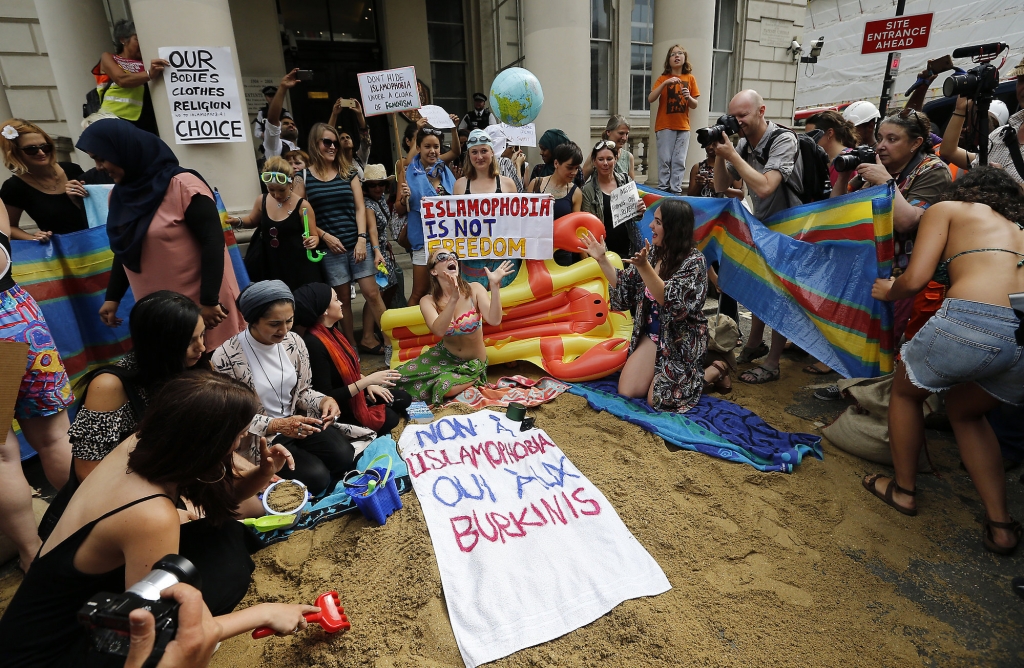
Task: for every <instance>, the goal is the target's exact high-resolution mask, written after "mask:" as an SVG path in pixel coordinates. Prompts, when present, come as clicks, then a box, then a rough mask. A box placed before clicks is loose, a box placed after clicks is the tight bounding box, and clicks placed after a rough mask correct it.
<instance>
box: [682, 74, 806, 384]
mask: <svg viewBox="0 0 1024 668" xmlns="http://www.w3.org/2000/svg"><path fill="white" fill-rule="evenodd" d="M764 108H765V107H764V100H763V99H762V98H761V96H760V95H759V94H758V93H757V91H754V90H744V91H740V92H739V93H737V94H736V95H735V97H733V98H732V100H731V101H730V102H729V114H730V116H727V117H725V119H724V121H725V123H724V124H722V125H717V126H714V127H712V128H704V129H701V130H698V131H697V137H698V140H699V141H700V142H701V144H704V145H707V146H711V147H712V148H713V149H714V151H715V190H716V191H717V192H726V191H727V190H728V189H729V188H731V187H732V185H733V180H734V179H741V180H742V181H743V182H744V183H745V184H746V186H747V190H748V192H749V193H750V199H751V201H752V202H753V204H754V211H753V213H754V217H755V218H757V219H758V220H764V219H766V218H768V217H769V216H771V215H772V214H774V213H778V212H779V211H782V210H784V209H788V208H790V207H794V206H797V205H799V204H802V201H801V199H800V195H801V193H802V192H803V163H802V162H801V160H800V159H799V158H800V151H799V146H798V141H797V137H796V134H795V133H793V132H787V131H782V130H781V128H779V126H778V125H776V124H775V123H773V122H771V121H766V120H765V118H764ZM777 130H779V131H778V132H777ZM734 133H735V134H739V135H740V136H741V137H742V138H741V139H740V141H739V144H738V145H737V146H736V147H733V145H732V141H730V139H729V136H728V135H729V134H734ZM769 145H770V146H769ZM766 147H768V151H767V154H765V151H764V149H765V148H766ZM763 339H764V323H763V322H762V321H761V320H760V319H758V318H757V317H754V318H753V321H752V324H751V326H750V336H749V338H748V340H747V344H746V346H745V347H744V348H743V352H742V353H740V355H739V361H741V362H749V361H753V360H754V359H757V358H758V357H760V356H762V355H764V354H765V353H767V355H768V357H767V358H766V359H765V361H764V363H763V364H761V365H760V366H757V367H754V368H753V369H750V370H748V371H744V372H743V373H742V374H741V375H740V380H741V381H743V382H744V383H751V384H755V385H759V384H762V383H768V382H771V381H775V380H778V379H779V360H780V358H781V357H782V350H783V348H784V347H785V345H786V337H785V336H783V335H782V334H780V333H779V332H776V331H772V345H771V348H769V349H767V350H766V349H765V346H764V342H763Z"/></svg>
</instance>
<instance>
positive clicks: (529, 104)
mask: <svg viewBox="0 0 1024 668" xmlns="http://www.w3.org/2000/svg"><path fill="white" fill-rule="evenodd" d="M490 102H491V112H492V113H494V115H495V116H496V117H497V118H498V120H499V121H501V122H502V123H505V124H506V125H512V126H515V127H520V126H523V125H529V124H530V123H532V122H533V121H534V120H536V118H537V115H538V114H539V113H540V107H541V105H542V104H544V91H543V90H541V87H540V82H539V81H537V77H535V76H533V73H532V72H530V71H529V70H524V69H523V68H521V67H510V68H508V69H507V70H503V71H501V72H499V73H498V76H496V77H494V82H493V83H491V97H490Z"/></svg>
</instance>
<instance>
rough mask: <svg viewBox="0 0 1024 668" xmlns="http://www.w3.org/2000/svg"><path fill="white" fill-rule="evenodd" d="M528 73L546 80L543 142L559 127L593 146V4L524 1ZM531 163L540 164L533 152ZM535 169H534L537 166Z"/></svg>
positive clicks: (541, 122)
mask: <svg viewBox="0 0 1024 668" xmlns="http://www.w3.org/2000/svg"><path fill="white" fill-rule="evenodd" d="M522 12H523V46H524V51H523V52H524V54H525V55H526V62H525V64H524V65H523V67H525V68H526V69H528V70H530V71H531V72H533V74H534V75H535V76H536V77H537V79H539V80H540V85H541V88H543V89H544V106H543V108H542V109H541V112H540V116H538V117H537V120H536V121H535V123H536V126H537V135H538V138H539V136H540V134H541V133H542V132H544V131H545V130H548V129H551V128H558V129H560V130H562V131H563V132H565V134H566V135H568V136H569V139H571V140H573V141H574V142H576V143H577V144H579V146H580V150H582V151H583V153H584V154H586V152H587V148H588V146H587V144H589V143H590V3H587V2H583V1H582V0H523V4H522ZM529 159H530V164H531V165H535V164H537V163H538V162H539V160H540V155H539V153H538V152H537V151H536V150H532V151H530V156H529ZM531 169H532V167H531Z"/></svg>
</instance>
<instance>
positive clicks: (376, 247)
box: [370, 246, 380, 250]
mask: <svg viewBox="0 0 1024 668" xmlns="http://www.w3.org/2000/svg"><path fill="white" fill-rule="evenodd" d="M370 250H380V246H370Z"/></svg>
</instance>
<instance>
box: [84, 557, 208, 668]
mask: <svg viewBox="0 0 1024 668" xmlns="http://www.w3.org/2000/svg"><path fill="white" fill-rule="evenodd" d="M179 582H184V583H185V584H189V585H192V586H193V587H195V588H197V589H198V588H199V587H200V584H201V579H200V577H199V571H198V570H196V567H195V566H193V565H192V562H191V561H189V560H188V559H186V558H185V557H182V556H179V555H177V554H168V555H167V556H165V557H164V558H163V559H160V560H159V561H157V562H156V563H155V564H153V570H151V571H150V572H149V574H148V575H147V576H146V577H144V578H142V579H141V580H139V581H138V582H136V583H135V584H133V585H132V586H131V587H129V588H128V589H127V590H125V592H124V593H123V594H110V593H107V592H101V593H99V594H96V596H94V597H92V598H91V599H90V600H89V601H88V602H87V603H86V604H85V605H84V606H82V609H81V610H79V611H78V621H79V622H81V623H82V624H83V625H84V626H85V627H86V628H87V629H89V631H90V632H91V634H92V643H93V646H94V647H95V648H96V651H98V652H102V653H104V654H114V655H116V656H128V650H129V648H130V626H129V622H128V613H130V612H131V611H132V610H135V609H136V608H142V609H144V610H149V611H150V612H151V613H152V614H153V618H154V620H155V621H156V625H155V628H154V631H155V634H156V640H155V642H154V643H153V651H152V653H151V654H150V655H149V658H148V659H147V660H146V663H145V664H143V668H153V667H154V666H156V664H157V663H159V662H160V658H161V657H162V656H163V655H164V648H166V647H167V643H169V642H170V641H171V640H173V639H174V635H175V634H176V633H177V632H178V602H177V601H175V600H173V599H161V598H160V592H161V591H163V590H164V589H167V588H168V587H170V586H172V585H176V584H178V583H179Z"/></svg>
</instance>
